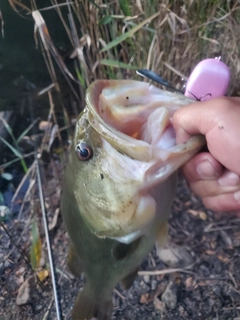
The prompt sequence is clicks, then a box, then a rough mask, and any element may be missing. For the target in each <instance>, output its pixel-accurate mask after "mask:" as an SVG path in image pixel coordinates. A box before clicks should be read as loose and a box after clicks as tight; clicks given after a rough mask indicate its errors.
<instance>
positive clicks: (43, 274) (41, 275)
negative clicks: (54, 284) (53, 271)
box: [37, 270, 49, 282]
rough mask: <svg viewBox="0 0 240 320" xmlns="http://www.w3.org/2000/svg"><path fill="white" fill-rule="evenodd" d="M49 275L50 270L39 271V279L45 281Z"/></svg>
mask: <svg viewBox="0 0 240 320" xmlns="http://www.w3.org/2000/svg"><path fill="white" fill-rule="evenodd" d="M48 275H49V272H48V270H41V271H39V272H38V273H37V277H38V279H39V280H40V281H41V282H43V281H44V280H45V279H46V278H47V277H48Z"/></svg>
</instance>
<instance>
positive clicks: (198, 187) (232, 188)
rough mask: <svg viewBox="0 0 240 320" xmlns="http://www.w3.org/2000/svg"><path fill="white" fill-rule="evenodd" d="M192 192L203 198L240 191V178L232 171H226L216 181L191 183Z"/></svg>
mask: <svg viewBox="0 0 240 320" xmlns="http://www.w3.org/2000/svg"><path fill="white" fill-rule="evenodd" d="M189 185H190V187H191V189H192V191H193V192H194V193H196V194H197V195H198V196H200V197H201V198H207V197H213V196H218V195H221V194H225V193H231V192H237V191H239V190H240V178H239V176H238V175H236V174H235V173H233V172H231V171H227V170H226V171H224V173H223V174H222V176H221V177H220V178H218V179H215V180H197V181H193V182H190V183H189Z"/></svg>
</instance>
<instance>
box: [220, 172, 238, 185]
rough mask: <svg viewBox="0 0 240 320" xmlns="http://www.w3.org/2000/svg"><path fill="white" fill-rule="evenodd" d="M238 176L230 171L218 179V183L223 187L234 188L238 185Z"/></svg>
mask: <svg viewBox="0 0 240 320" xmlns="http://www.w3.org/2000/svg"><path fill="white" fill-rule="evenodd" d="M239 181H240V179H239V176H238V175H237V174H236V173H234V172H231V171H228V172H226V173H224V174H223V175H222V177H221V178H219V179H218V183H219V184H220V185H221V186H223V187H235V186H237V185H238V184H239Z"/></svg>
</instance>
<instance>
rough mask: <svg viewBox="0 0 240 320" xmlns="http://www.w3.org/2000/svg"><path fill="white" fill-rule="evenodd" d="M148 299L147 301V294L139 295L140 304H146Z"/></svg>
mask: <svg viewBox="0 0 240 320" xmlns="http://www.w3.org/2000/svg"><path fill="white" fill-rule="evenodd" d="M148 299H149V293H144V294H142V295H141V298H140V303H142V304H146V303H148Z"/></svg>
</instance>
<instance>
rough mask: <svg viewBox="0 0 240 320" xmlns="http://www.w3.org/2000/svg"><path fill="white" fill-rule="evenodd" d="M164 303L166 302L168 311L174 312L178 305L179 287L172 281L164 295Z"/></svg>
mask: <svg viewBox="0 0 240 320" xmlns="http://www.w3.org/2000/svg"><path fill="white" fill-rule="evenodd" d="M161 299H162V301H163V302H165V304H166V306H167V308H168V309H170V310H172V309H174V308H175V307H176V305H177V287H176V285H175V284H174V283H173V282H172V281H170V282H169V284H168V285H167V288H166V290H165V291H164V293H163V294H162V298H161Z"/></svg>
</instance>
